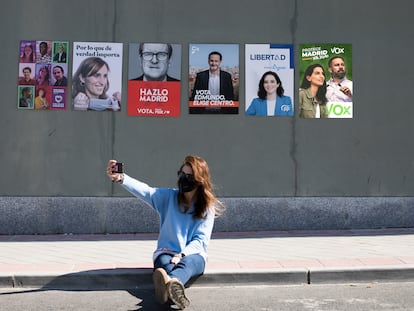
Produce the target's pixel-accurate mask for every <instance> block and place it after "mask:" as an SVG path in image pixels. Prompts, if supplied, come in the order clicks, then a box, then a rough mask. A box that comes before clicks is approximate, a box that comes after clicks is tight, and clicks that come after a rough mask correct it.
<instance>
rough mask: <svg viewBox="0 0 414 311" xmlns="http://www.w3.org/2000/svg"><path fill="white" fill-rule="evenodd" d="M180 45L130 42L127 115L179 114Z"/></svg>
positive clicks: (170, 115) (161, 115) (168, 115)
mask: <svg viewBox="0 0 414 311" xmlns="http://www.w3.org/2000/svg"><path fill="white" fill-rule="evenodd" d="M180 77H181V45H179V44H170V43H131V44H130V45H129V67H128V115H130V116H158V117H172V116H179V115H180Z"/></svg>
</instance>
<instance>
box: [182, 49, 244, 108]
mask: <svg viewBox="0 0 414 311" xmlns="http://www.w3.org/2000/svg"><path fill="white" fill-rule="evenodd" d="M188 80H189V88H188V92H189V94H188V95H189V104H188V106H189V113H190V114H238V113H239V45H238V44H190V45H189V77H188Z"/></svg>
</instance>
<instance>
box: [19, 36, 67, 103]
mask: <svg viewBox="0 0 414 311" xmlns="http://www.w3.org/2000/svg"><path fill="white" fill-rule="evenodd" d="M19 47H20V48H19V66H18V67H19V78H18V104H17V107H18V108H19V109H32V110H64V109H66V100H67V94H68V90H67V89H68V79H67V72H68V49H69V43H68V42H67V41H50V40H38V41H36V40H21V41H20V46H19Z"/></svg>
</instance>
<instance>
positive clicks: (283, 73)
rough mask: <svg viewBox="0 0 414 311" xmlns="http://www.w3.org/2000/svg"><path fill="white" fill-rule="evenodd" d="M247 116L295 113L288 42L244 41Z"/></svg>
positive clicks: (292, 67) (291, 58)
mask: <svg viewBox="0 0 414 311" xmlns="http://www.w3.org/2000/svg"><path fill="white" fill-rule="evenodd" d="M245 67H246V83H245V91H246V95H245V96H246V106H245V113H246V115H247V116H278V117H279V116H288V117H292V116H293V115H294V59H293V45H291V44H246V45H245Z"/></svg>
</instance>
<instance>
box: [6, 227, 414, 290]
mask: <svg viewBox="0 0 414 311" xmlns="http://www.w3.org/2000/svg"><path fill="white" fill-rule="evenodd" d="M156 238H157V235H156V234H116V235H115V234H114V235H53V236H0V276H5V277H11V276H22V277H23V276H28V277H30V276H41V275H42V274H44V275H56V276H63V275H65V274H73V273H75V274H76V273H77V272H94V271H96V273H99V272H102V271H103V272H104V271H110V272H111V273H115V274H116V273H117V272H119V273H121V272H122V271H125V269H134V271H135V270H141V271H146V273H150V272H151V269H152V252H153V250H154V249H155V247H156ZM208 253H209V260H208V262H207V264H206V273H216V271H219V272H226V271H231V272H232V273H233V272H235V271H236V272H237V273H253V274H254V273H255V272H252V271H256V272H257V271H259V272H260V273H259V272H257V275H258V277H262V276H263V275H266V273H265V272H267V271H269V273H270V272H274V271H275V270H277V271H278V273H279V272H282V273H287V274H289V273H290V272H291V271H292V270H294V269H301V271H302V272H303V271H311V270H312V271H315V270H318V271H325V272H327V273H328V272H330V271H336V272H337V271H338V270H341V269H345V270H346V269H348V270H355V271H359V270H360V269H362V268H363V269H368V270H369V269H370V270H375V269H377V268H383V267H389V269H407V271H413V269H414V268H413V267H414V228H408V229H378V230H341V231H300V232H295V231H293V232H290V231H289V232H288V231H285V232H282V231H281V232H279V231H277V232H221V233H214V234H213V238H212V240H211V243H210V245H209V248H208ZM263 273H264V274H263ZM339 275H340V274H339ZM411 275H412V273H411ZM149 280H150V278H149ZM0 281H1V280H0ZM0 283H1V282H0Z"/></svg>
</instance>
